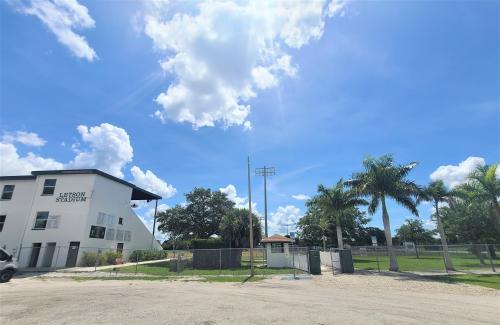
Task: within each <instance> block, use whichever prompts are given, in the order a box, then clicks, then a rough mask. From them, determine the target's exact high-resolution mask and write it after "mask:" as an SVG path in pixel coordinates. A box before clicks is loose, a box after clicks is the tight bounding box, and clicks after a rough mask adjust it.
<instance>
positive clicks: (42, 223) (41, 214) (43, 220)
mask: <svg viewBox="0 0 500 325" xmlns="http://www.w3.org/2000/svg"><path fill="white" fill-rule="evenodd" d="M48 220H49V211H37V213H36V217H35V224H34V225H33V230H45V229H47V222H48Z"/></svg>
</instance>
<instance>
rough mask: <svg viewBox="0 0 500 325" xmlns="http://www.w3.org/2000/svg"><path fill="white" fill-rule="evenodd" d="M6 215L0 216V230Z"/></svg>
mask: <svg viewBox="0 0 500 325" xmlns="http://www.w3.org/2000/svg"><path fill="white" fill-rule="evenodd" d="M6 217H7V216H5V215H3V216H0V232H2V230H3V225H4V224H5V218H6Z"/></svg>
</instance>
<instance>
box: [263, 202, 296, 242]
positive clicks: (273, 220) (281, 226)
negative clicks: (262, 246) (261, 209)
mask: <svg viewBox="0 0 500 325" xmlns="http://www.w3.org/2000/svg"><path fill="white" fill-rule="evenodd" d="M302 216H303V214H302V212H301V211H300V209H299V208H298V207H296V206H294V205H287V206H284V207H283V206H279V207H278V209H276V211H275V212H273V213H271V216H270V219H269V221H268V227H269V229H270V231H269V235H272V234H273V233H285V232H286V228H287V225H288V230H289V231H294V230H295V228H296V227H295V224H296V223H297V222H298V221H299V219H300V218H302Z"/></svg>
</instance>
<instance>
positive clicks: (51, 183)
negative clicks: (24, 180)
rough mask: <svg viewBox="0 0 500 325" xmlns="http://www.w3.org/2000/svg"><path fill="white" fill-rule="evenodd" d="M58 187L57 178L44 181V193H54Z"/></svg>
mask: <svg viewBox="0 0 500 325" xmlns="http://www.w3.org/2000/svg"><path fill="white" fill-rule="evenodd" d="M55 189H56V179H46V180H45V182H44V183H43V191H42V195H53V194H54V190H55Z"/></svg>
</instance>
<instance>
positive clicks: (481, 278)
mask: <svg viewBox="0 0 500 325" xmlns="http://www.w3.org/2000/svg"><path fill="white" fill-rule="evenodd" d="M429 278H431V279H433V280H437V281H443V282H447V283H466V284H472V285H478V286H482V287H487V288H493V289H497V290H500V274H480V275H479V274H465V275H438V276H431V277H429Z"/></svg>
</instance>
